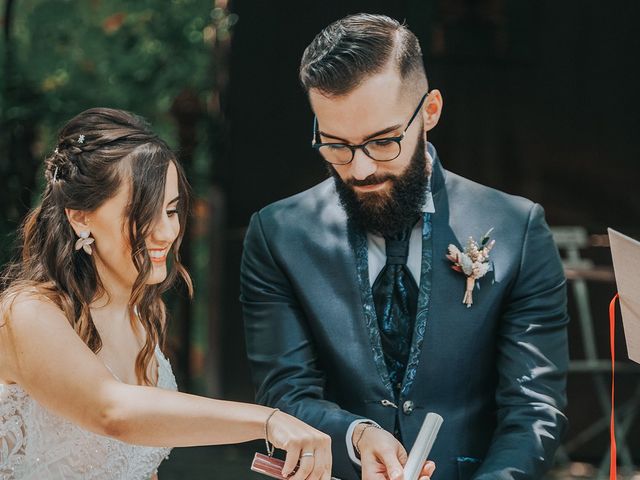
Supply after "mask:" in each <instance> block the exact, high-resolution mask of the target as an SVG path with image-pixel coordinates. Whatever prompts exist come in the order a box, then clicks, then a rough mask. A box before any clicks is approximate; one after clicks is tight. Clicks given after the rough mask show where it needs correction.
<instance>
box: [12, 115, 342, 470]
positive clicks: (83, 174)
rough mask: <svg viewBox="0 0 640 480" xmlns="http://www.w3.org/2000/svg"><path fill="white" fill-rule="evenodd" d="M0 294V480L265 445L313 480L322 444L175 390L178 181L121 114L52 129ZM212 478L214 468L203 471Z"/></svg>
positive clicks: (172, 165) (182, 209)
mask: <svg viewBox="0 0 640 480" xmlns="http://www.w3.org/2000/svg"><path fill="white" fill-rule="evenodd" d="M45 177H46V186H45V189H44V192H43V194H42V201H41V203H40V205H39V206H38V207H36V208H35V209H34V210H33V211H32V212H31V213H30V214H29V215H28V217H27V218H26V220H25V222H24V224H23V226H22V229H21V239H22V257H21V260H20V261H19V262H16V263H15V264H13V265H11V266H9V267H8V269H7V270H6V272H5V274H4V275H3V285H2V293H1V294H0V315H1V316H0V478H2V479H48V480H51V479H54V480H55V479H66V480H68V479H72V480H73V479H127V480H138V479H140V480H142V479H149V478H154V479H156V478H157V473H156V471H157V467H158V465H159V464H160V462H161V461H162V460H163V459H164V458H165V457H166V456H167V455H168V453H169V450H170V447H176V446H190V445H212V444H224V443H237V442H245V441H249V440H254V439H259V438H264V439H265V440H266V441H267V446H268V448H270V447H269V446H270V445H271V444H272V445H274V446H275V447H278V448H281V449H284V450H286V452H287V456H286V463H285V466H284V469H283V474H284V475H285V476H286V475H288V474H290V473H291V472H293V471H294V469H295V468H296V465H297V464H298V462H299V464H300V466H299V468H298V469H297V470H296V473H295V475H293V476H292V477H291V478H292V479H293V480H303V479H322V480H328V479H329V477H330V472H331V446H330V439H329V437H328V436H327V435H325V434H323V433H321V432H319V431H318V430H316V429H314V428H312V427H310V426H307V425H306V424H304V423H303V422H301V421H299V420H297V419H296V418H294V417H292V416H289V415H287V414H285V413H283V412H280V411H278V410H273V409H270V408H266V407H262V406H258V405H251V404H245V403H237V402H227V401H222V400H214V399H209V398H204V397H199V396H195V395H188V394H185V393H178V392H176V382H175V379H174V377H173V374H172V372H171V367H170V365H169V362H168V361H167V360H166V358H165V357H164V355H163V354H162V352H161V350H160V346H161V345H162V344H163V341H164V338H165V331H166V316H167V315H166V310H165V305H164V303H163V301H162V297H161V295H162V293H163V292H165V291H166V290H167V289H168V288H170V287H171V286H172V285H173V284H174V282H175V280H176V279H177V278H178V277H179V278H181V279H182V280H183V281H184V282H185V283H186V284H187V286H188V288H189V290H191V282H190V279H189V276H188V274H187V272H186V271H185V269H184V268H183V266H182V265H181V263H180V257H179V253H178V250H179V247H180V242H181V240H182V237H183V235H184V227H185V220H186V216H187V211H188V200H189V198H188V185H187V181H186V179H185V176H184V173H183V171H182V168H181V167H180V165H179V163H178V162H177V160H176V157H175V156H174V155H173V154H172V152H171V151H170V150H169V148H168V147H167V145H166V144H165V143H164V142H163V141H162V140H160V139H159V138H158V137H157V136H156V135H155V134H153V133H152V132H151V131H150V130H149V128H148V126H147V125H146V124H145V123H144V122H143V121H142V120H141V119H140V118H139V117H136V116H134V115H132V114H130V113H127V112H124V111H120V110H112V109H105V108H100V109H91V110H87V111H85V112H83V113H81V114H79V115H78V116H76V117H75V118H73V119H72V120H71V121H70V122H69V123H67V125H66V126H65V127H64V128H63V129H62V131H61V133H60V136H59V142H58V146H57V148H56V149H55V152H54V153H53V154H52V155H51V156H50V157H49V158H47V159H46V162H45ZM212 473H214V472H212Z"/></svg>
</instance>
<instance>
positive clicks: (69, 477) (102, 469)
mask: <svg viewBox="0 0 640 480" xmlns="http://www.w3.org/2000/svg"><path fill="white" fill-rule="evenodd" d="M156 359H157V361H158V387H160V388H164V389H167V390H177V385H176V380H175V377H174V376H173V372H172V371H171V365H170V364H169V361H168V360H167V359H166V357H165V356H164V355H163V354H162V352H161V351H160V349H159V348H157V347H156ZM170 451H171V449H170V448H156V447H143V446H138V445H130V444H127V443H124V442H120V441H118V440H115V439H112V438H109V437H105V436H102V435H97V434H95V433H92V432H89V431H87V430H84V429H82V428H80V427H78V426H77V425H76V424H74V423H72V422H70V421H68V420H66V419H64V418H62V417H60V416H58V415H55V414H53V413H51V412H49V411H48V410H47V409H45V408H44V407H42V406H41V405H40V404H38V403H37V402H36V401H35V400H33V399H32V398H31V397H30V396H29V395H27V394H26V393H25V392H24V390H22V388H21V387H20V386H19V385H0V479H2V480H18V479H21V480H22V479H25V480H26V479H33V480H36V479H38V480H40V479H47V480H63V479H64V480H80V479H82V480H85V479H87V480H89V479H100V480H102V479H105V480H111V479H113V480H116V479H118V480H147V479H149V478H150V477H151V476H152V475H153V474H154V473H155V472H156V471H157V468H158V466H159V465H160V462H162V460H163V459H164V458H166V457H167V455H168V454H169V452H170Z"/></svg>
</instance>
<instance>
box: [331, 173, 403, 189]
mask: <svg viewBox="0 0 640 480" xmlns="http://www.w3.org/2000/svg"><path fill="white" fill-rule="evenodd" d="M395 178H396V177H395V176H394V175H390V174H386V175H376V174H375V173H374V174H372V175H369V176H368V177H367V178H364V179H362V180H358V179H355V178H350V179H349V180H345V181H344V183H345V184H346V185H349V186H351V187H367V186H369V185H378V184H379V183H382V182H386V181H387V180H392V181H393V180H395Z"/></svg>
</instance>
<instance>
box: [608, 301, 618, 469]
mask: <svg viewBox="0 0 640 480" xmlns="http://www.w3.org/2000/svg"><path fill="white" fill-rule="evenodd" d="M616 300H618V294H617V293H616V296H615V297H613V298H612V299H611V303H610V304H609V340H610V348H611V425H610V427H609V430H610V434H611V457H610V459H609V462H610V463H609V480H616V477H617V475H618V468H617V448H616V425H615V417H614V407H615V401H614V398H615V397H614V394H615V377H614V374H615V362H616V346H615V340H616Z"/></svg>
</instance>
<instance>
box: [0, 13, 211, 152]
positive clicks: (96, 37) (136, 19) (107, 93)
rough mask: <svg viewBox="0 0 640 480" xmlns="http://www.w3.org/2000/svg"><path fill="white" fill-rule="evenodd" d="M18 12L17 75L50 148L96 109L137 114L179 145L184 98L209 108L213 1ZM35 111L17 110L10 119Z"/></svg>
mask: <svg viewBox="0 0 640 480" xmlns="http://www.w3.org/2000/svg"><path fill="white" fill-rule="evenodd" d="M15 9H16V11H15V19H14V34H13V38H12V48H13V49H14V52H15V53H14V55H13V57H14V58H13V60H14V62H15V65H14V66H13V67H10V71H13V72H14V73H15V74H16V77H17V78H16V79H15V80H18V81H19V83H20V84H22V85H29V86H30V88H32V89H33V90H34V94H35V96H36V97H37V98H38V100H37V106H39V107H40V109H39V117H40V118H39V123H41V125H42V127H43V128H45V129H46V131H45V134H46V137H47V138H46V140H45V143H51V140H50V139H51V133H52V132H51V129H53V130H54V131H55V130H56V129H57V128H59V126H60V125H61V124H62V123H63V122H64V121H65V120H67V119H69V118H71V117H72V116H73V115H75V114H77V113H78V112H80V111H82V110H84V109H86V108H89V107H93V106H109V107H115V108H125V109H128V110H132V111H135V112H136V113H138V114H141V115H143V116H145V117H147V118H149V119H150V120H151V121H152V122H153V123H154V125H155V126H156V129H157V130H158V133H160V134H161V135H163V136H166V137H169V138H168V140H170V141H171V140H172V139H173V140H175V138H174V131H173V128H172V126H171V122H170V120H169V119H168V118H167V112H168V110H169V108H170V106H171V103H172V101H173V99H174V98H175V97H176V95H177V94H178V93H179V92H180V91H181V90H183V89H192V90H194V91H195V92H197V93H198V94H199V95H201V96H202V99H203V100H206V98H205V97H206V95H207V92H208V90H209V89H210V85H211V75H212V73H213V72H212V70H211V69H212V68H213V66H212V62H211V57H212V53H211V52H212V48H211V47H212V43H213V40H214V37H213V35H212V34H211V30H212V29H215V28H216V26H215V24H214V23H213V21H214V17H215V16H216V15H219V13H218V12H219V9H214V8H213V3H212V2H211V0H174V1H159V0H138V1H136V2H131V1H124V0H110V1H109V2H102V1H97V0H96V1H82V2H77V1H61V0H22V1H18V2H16V4H15ZM207 32H209V34H208V36H207ZM35 106H36V105H24V104H23V105H12V108H13V110H11V111H9V110H8V111H7V114H8V117H12V116H16V117H17V116H19V115H21V110H24V109H27V108H32V107H35Z"/></svg>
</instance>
